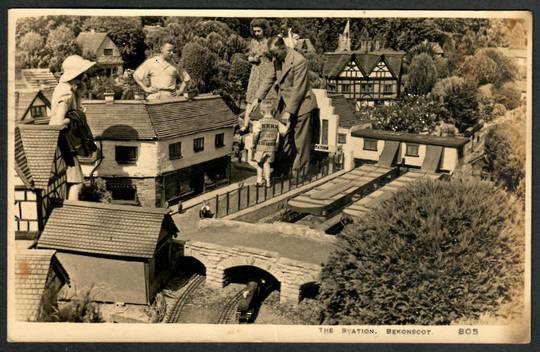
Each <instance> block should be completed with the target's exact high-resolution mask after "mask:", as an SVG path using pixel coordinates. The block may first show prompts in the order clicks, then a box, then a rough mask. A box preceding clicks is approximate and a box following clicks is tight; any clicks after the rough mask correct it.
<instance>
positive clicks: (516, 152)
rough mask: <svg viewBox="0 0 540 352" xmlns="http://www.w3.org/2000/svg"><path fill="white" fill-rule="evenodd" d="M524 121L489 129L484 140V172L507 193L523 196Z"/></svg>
mask: <svg viewBox="0 0 540 352" xmlns="http://www.w3.org/2000/svg"><path fill="white" fill-rule="evenodd" d="M524 126H525V125H524V121H521V122H517V123H516V122H514V123H505V124H502V125H498V126H495V127H493V128H492V129H490V130H489V131H488V133H487V135H486V137H485V138H486V139H485V146H484V151H485V161H486V163H485V166H484V172H485V173H486V176H488V177H489V178H490V179H491V180H493V181H495V182H497V183H500V184H502V185H504V187H505V188H506V189H507V190H509V191H517V190H519V192H518V194H519V195H520V196H525V194H524V185H523V184H524V182H525V128H524Z"/></svg>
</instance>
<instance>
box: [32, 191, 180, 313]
mask: <svg viewBox="0 0 540 352" xmlns="http://www.w3.org/2000/svg"><path fill="white" fill-rule="evenodd" d="M177 232H178V228H177V227H176V226H175V224H174V222H173V220H172V218H171V216H170V215H169V214H168V209H157V208H143V207H134V206H127V205H113V204H105V203H93V202H82V201H65V202H64V204H63V206H61V207H57V208H55V209H54V211H53V212H52V214H51V216H50V218H49V220H48V222H47V225H46V227H45V230H44V231H43V234H42V235H41V237H40V239H39V242H38V244H37V246H38V248H40V249H55V250H57V254H56V256H57V258H58V259H59V261H60V262H61V263H62V265H63V267H64V268H65V269H66V271H67V272H68V273H69V275H70V278H71V288H72V289H73V291H74V292H81V290H82V291H84V290H87V289H90V288H93V289H94V291H93V292H92V294H93V299H94V300H96V301H100V302H125V303H133V304H150V303H151V302H152V301H153V298H154V296H155V294H156V292H157V291H158V289H159V288H160V287H161V284H162V281H163V280H165V278H166V276H167V275H168V270H169V267H170V263H171V242H172V237H173V236H176V233H177ZM67 296H69V294H67Z"/></svg>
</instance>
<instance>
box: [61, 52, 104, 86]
mask: <svg viewBox="0 0 540 352" xmlns="http://www.w3.org/2000/svg"><path fill="white" fill-rule="evenodd" d="M95 64H96V63H95V62H93V61H89V60H85V59H83V58H82V57H80V56H79V55H71V56H68V57H66V59H65V60H64V62H62V72H63V73H62V76H61V77H60V82H61V83H65V82H69V81H71V80H72V79H74V78H75V77H77V76H78V75H80V74H81V73H84V72H86V71H87V70H88V69H89V68H90V67H92V66H94V65H95Z"/></svg>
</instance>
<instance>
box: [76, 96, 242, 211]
mask: <svg viewBox="0 0 540 352" xmlns="http://www.w3.org/2000/svg"><path fill="white" fill-rule="evenodd" d="M106 99H108V100H93V101H85V102H83V105H84V106H85V107H86V116H87V120H88V124H89V125H90V128H91V130H92V133H93V135H94V138H95V139H96V143H97V145H98V147H99V148H100V149H101V152H100V153H99V155H96V156H95V157H94V158H89V159H81V161H82V162H83V173H84V174H85V176H86V177H90V176H92V177H101V178H103V179H104V180H105V181H106V184H107V189H109V190H110V191H111V192H112V197H113V202H116V203H123V204H131V205H142V206H145V207H164V206H167V205H172V204H174V203H177V202H178V201H179V200H181V199H187V198H189V197H192V196H194V195H196V194H200V193H203V192H205V191H207V190H209V189H212V188H215V187H218V186H219V185H222V184H227V183H228V182H229V175H230V171H229V168H230V156H231V153H232V142H233V129H234V125H235V124H236V123H237V118H236V117H235V115H234V114H233V113H232V111H231V110H230V109H229V108H228V107H227V105H226V104H225V102H224V101H223V99H222V98H221V97H219V96H217V95H200V96H198V97H196V98H194V99H190V100H188V99H186V98H183V97H182V98H175V99H171V100H159V101H144V100H129V101H128V100H126V101H119V100H117V101H115V100H113V99H112V97H110V96H108V97H107V98H106Z"/></svg>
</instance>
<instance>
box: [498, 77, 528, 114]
mask: <svg viewBox="0 0 540 352" xmlns="http://www.w3.org/2000/svg"><path fill="white" fill-rule="evenodd" d="M493 98H494V101H495V103H498V104H502V105H504V107H505V108H506V109H507V110H513V109H515V108H517V107H519V106H520V105H521V92H520V90H519V89H518V87H517V86H516V84H515V83H513V82H508V83H505V84H503V86H502V87H500V88H498V89H495V94H494V97H493Z"/></svg>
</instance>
